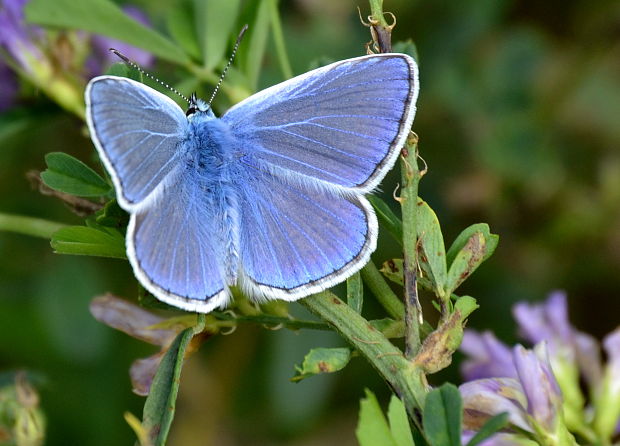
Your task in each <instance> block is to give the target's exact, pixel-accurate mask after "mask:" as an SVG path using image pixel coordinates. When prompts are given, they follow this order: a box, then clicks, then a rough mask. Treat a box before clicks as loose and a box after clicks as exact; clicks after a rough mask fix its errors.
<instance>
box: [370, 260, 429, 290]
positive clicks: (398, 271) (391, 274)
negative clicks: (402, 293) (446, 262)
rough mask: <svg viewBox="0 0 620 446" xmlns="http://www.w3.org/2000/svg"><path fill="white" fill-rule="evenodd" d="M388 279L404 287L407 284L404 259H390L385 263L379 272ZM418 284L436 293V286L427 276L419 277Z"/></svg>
mask: <svg viewBox="0 0 620 446" xmlns="http://www.w3.org/2000/svg"><path fill="white" fill-rule="evenodd" d="M379 271H381V273H382V274H383V275H384V276H385V277H386V279H388V280H390V281H392V282H394V283H397V284H398V285H401V286H403V285H404V282H405V278H404V270H403V259H390V260H386V261H385V262H383V266H382V267H381V269H380V270H379ZM418 284H420V286H421V287H422V288H424V289H426V290H429V291H434V284H433V283H432V282H431V281H430V280H429V279H428V277H426V275H420V276H418Z"/></svg>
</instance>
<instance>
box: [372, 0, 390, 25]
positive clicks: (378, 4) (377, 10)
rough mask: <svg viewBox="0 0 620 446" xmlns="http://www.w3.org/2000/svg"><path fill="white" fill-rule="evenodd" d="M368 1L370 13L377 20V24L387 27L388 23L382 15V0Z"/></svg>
mask: <svg viewBox="0 0 620 446" xmlns="http://www.w3.org/2000/svg"><path fill="white" fill-rule="evenodd" d="M368 3H370V15H371V16H372V18H373V19H374V20H375V21H376V22H377V25H379V26H382V27H384V28H387V27H388V23H387V22H386V21H385V17H384V16H383V0H369V2H368Z"/></svg>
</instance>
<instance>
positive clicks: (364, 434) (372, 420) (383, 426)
mask: <svg viewBox="0 0 620 446" xmlns="http://www.w3.org/2000/svg"><path fill="white" fill-rule="evenodd" d="M355 436H356V437H357V441H358V442H359V444H360V446H379V445H380V446H399V445H398V444H397V443H396V442H395V441H394V439H393V438H392V432H391V431H390V427H389V426H388V423H387V420H386V419H385V415H383V411H382V410H381V407H380V406H379V402H378V401H377V397H376V396H375V395H374V394H373V393H372V392H371V391H370V390H368V389H366V398H364V399H362V400H361V402H360V416H359V421H358V423H357V429H356V430H355Z"/></svg>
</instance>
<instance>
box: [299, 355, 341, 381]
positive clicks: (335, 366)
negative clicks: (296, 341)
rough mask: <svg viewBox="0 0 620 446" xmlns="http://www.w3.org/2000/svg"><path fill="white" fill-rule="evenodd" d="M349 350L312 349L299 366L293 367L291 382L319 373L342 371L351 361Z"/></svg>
mask: <svg viewBox="0 0 620 446" xmlns="http://www.w3.org/2000/svg"><path fill="white" fill-rule="evenodd" d="M351 354H352V353H351V349H349V348H346V347H343V348H314V349H312V350H310V352H308V354H307V355H306V356H305V358H304V361H303V363H302V364H301V366H295V371H296V373H295V376H293V377H292V378H291V381H293V382H297V381H301V380H302V379H304V378H307V377H309V376H312V375H318V374H320V373H333V372H337V371H338V370H342V369H343V368H344V367H345V366H346V365H347V364H348V363H349V361H350V360H351Z"/></svg>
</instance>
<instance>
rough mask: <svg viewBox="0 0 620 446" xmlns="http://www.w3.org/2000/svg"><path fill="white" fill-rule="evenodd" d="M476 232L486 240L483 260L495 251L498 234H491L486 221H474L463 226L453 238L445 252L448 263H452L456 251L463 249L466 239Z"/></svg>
mask: <svg viewBox="0 0 620 446" xmlns="http://www.w3.org/2000/svg"><path fill="white" fill-rule="evenodd" d="M476 232H481V233H482V235H483V236H484V239H485V241H486V250H485V253H484V257H483V260H486V259H488V258H489V257H491V255H493V253H494V252H495V248H497V243H498V242H499V236H498V235H496V234H491V229H490V228H489V225H487V224H486V223H476V224H474V225H471V226H469V227H467V228H465V229H464V230H463V231H462V232H461V233H460V234H459V236H458V237H457V238H456V239H455V240H454V242H453V243H452V246H450V249H448V253H447V254H446V260H447V262H448V265H452V262H454V258H455V257H456V255H457V253H458V252H459V251H460V250H461V249H463V247H464V246H465V244H466V243H467V241H468V240H469V239H470V238H471V236H472V235H474V234H475V233H476Z"/></svg>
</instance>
